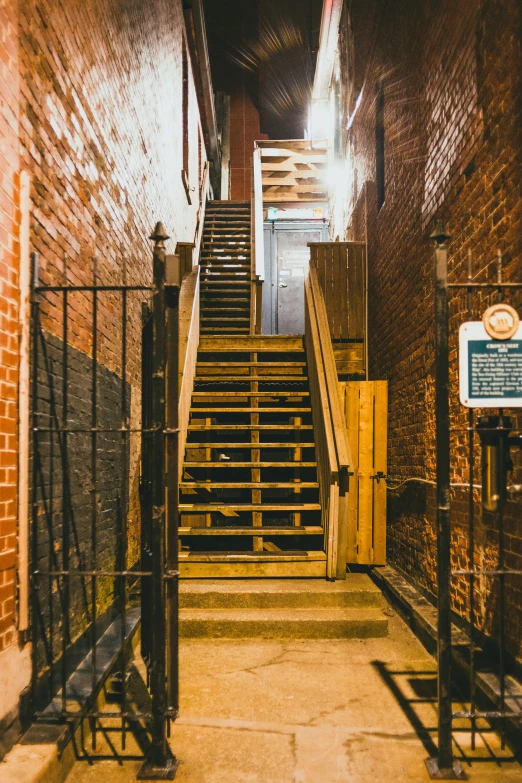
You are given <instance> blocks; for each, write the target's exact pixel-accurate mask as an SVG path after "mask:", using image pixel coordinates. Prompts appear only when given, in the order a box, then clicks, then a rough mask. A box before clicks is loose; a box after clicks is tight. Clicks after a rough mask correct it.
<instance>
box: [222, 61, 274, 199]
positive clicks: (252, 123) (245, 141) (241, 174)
mask: <svg viewBox="0 0 522 783" xmlns="http://www.w3.org/2000/svg"><path fill="white" fill-rule="evenodd" d="M237 80H238V81H239V82H240V84H241V83H242V82H243V81H244V80H243V78H242V74H241V72H238V73H237ZM243 87H244V85H243ZM265 138H267V137H266V134H262V133H261V130H260V125H259V110H258V109H257V107H256V106H255V105H254V103H253V101H252V98H251V97H250V95H249V93H248V91H247V90H246V89H244V88H243V89H242V90H238V91H236V92H233V93H232V95H231V96H230V198H231V199H232V200H234V199H235V200H237V201H250V198H251V195H252V163H253V154H254V142H255V141H256V140H258V139H265Z"/></svg>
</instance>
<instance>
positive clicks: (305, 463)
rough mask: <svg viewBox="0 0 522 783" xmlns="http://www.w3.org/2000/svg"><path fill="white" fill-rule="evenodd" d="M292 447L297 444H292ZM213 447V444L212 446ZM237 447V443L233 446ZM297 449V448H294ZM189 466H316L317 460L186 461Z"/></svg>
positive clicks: (256, 445)
mask: <svg viewBox="0 0 522 783" xmlns="http://www.w3.org/2000/svg"><path fill="white" fill-rule="evenodd" d="M292 445H293V447H294V449H295V446H296V445H297V444H295V443H294V444H292ZM212 448H213V449H215V448H216V447H215V446H212ZM234 448H235V449H236V450H240V449H238V446H237V444H236V445H235V447H234ZM252 448H253V449H256V450H259V443H256V444H254V446H253V447H252ZM296 451H297V449H296ZM187 465H188V466H190V468H220V469H221V468H316V467H317V462H229V461H228V460H223V461H220V462H191V461H190V460H189V461H187Z"/></svg>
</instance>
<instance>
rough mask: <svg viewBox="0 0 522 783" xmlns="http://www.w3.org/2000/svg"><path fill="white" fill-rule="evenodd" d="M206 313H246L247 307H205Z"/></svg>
mask: <svg viewBox="0 0 522 783" xmlns="http://www.w3.org/2000/svg"><path fill="white" fill-rule="evenodd" d="M202 309H204V310H205V313H246V312H248V308H247V307H221V308H220V307H208V306H207V307H205V308H202Z"/></svg>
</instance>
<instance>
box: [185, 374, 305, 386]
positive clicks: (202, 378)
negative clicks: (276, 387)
mask: <svg viewBox="0 0 522 783" xmlns="http://www.w3.org/2000/svg"><path fill="white" fill-rule="evenodd" d="M203 382H206V383H233V384H235V383H253V382H255V383H263V384H264V383H288V382H290V383H291V382H295V383H308V378H307V376H306V375H297V374H296V375H197V376H196V377H195V378H194V383H203Z"/></svg>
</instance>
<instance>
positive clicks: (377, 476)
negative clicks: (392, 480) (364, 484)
mask: <svg viewBox="0 0 522 783" xmlns="http://www.w3.org/2000/svg"><path fill="white" fill-rule="evenodd" d="M370 478H371V480H372V481H376V482H377V484H378V483H379V481H380V480H381V479H383V480H384V481H386V478H387V476H386V473H383V472H382V470H379V471H378V473H376V474H375V475H374V476H370Z"/></svg>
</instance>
